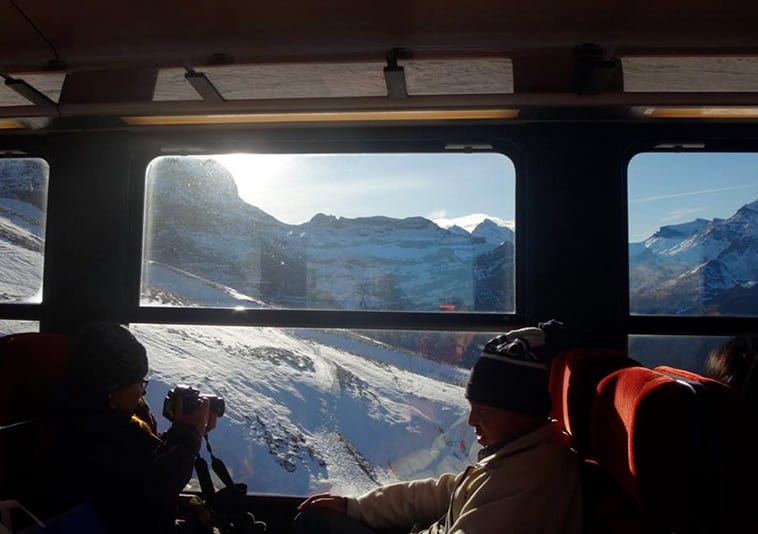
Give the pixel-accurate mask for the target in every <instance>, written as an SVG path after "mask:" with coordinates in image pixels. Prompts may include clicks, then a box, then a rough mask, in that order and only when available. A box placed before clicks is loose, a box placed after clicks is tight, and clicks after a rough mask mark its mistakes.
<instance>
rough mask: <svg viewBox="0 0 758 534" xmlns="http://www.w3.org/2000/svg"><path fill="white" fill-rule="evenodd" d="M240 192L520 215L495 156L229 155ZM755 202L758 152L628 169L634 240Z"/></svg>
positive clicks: (285, 209)
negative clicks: (666, 226) (667, 227)
mask: <svg viewBox="0 0 758 534" xmlns="http://www.w3.org/2000/svg"><path fill="white" fill-rule="evenodd" d="M220 159H221V161H222V162H223V163H224V164H225V165H226V166H227V167H228V168H229V170H230V171H231V172H232V174H234V176H235V178H236V179H237V184H238V188H239V191H240V195H241V196H242V198H243V199H245V200H246V201H247V202H249V203H250V204H253V205H255V206H258V207H259V208H261V209H263V210H264V211H266V212H267V213H270V214H271V215H273V216H274V217H276V218H277V219H279V220H281V221H283V222H286V223H289V224H300V223H303V222H305V221H308V220H310V218H311V217H313V215H315V214H316V213H319V212H321V213H326V214H329V215H336V216H341V217H350V218H353V217H366V216H372V215H385V216H388V217H396V218H403V217H412V216H423V217H427V218H430V219H437V218H456V217H462V216H465V215H470V214H472V213H486V214H488V215H492V216H495V217H499V218H501V219H505V220H513V218H514V191H515V185H514V184H515V175H514V172H515V171H514V167H513V164H512V162H511V160H510V159H509V158H507V157H506V156H503V155H501V154H494V153H473V154H464V153H450V154H353V155H349V154H348V155H344V154H343V155H329V154H326V155H229V156H223V157H221V158H220ZM757 198H758V154H748V153H720V154H716V153H694V152H689V153H682V152H679V153H670V152H668V153H662V152H658V153H653V152H650V153H643V154H638V155H637V156H635V157H634V158H632V160H631V162H630V164H629V240H630V241H641V240H643V239H646V238H647V237H649V236H651V235H652V234H653V233H655V232H656V231H657V230H658V229H659V228H660V227H661V226H665V225H671V224H679V223H684V222H688V221H691V220H694V219H695V218H698V217H700V218H705V219H712V218H714V217H720V218H727V217H729V216H731V215H732V214H733V213H734V212H735V211H736V210H737V209H739V208H740V206H742V205H744V204H746V203H748V202H752V201H753V200H756V199H757Z"/></svg>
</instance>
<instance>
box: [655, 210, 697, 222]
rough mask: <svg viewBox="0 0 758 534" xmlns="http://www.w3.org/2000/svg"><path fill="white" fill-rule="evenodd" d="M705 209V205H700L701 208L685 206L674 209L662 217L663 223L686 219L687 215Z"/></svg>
mask: <svg viewBox="0 0 758 534" xmlns="http://www.w3.org/2000/svg"><path fill="white" fill-rule="evenodd" d="M704 209H705V208H703V207H699V208H685V209H679V210H672V211H670V212H669V213H668V215H666V216H665V217H661V223H670V222H673V221H680V220H682V219H684V218H685V217H688V216H690V215H693V214H695V213H697V212H699V211H703V210H704Z"/></svg>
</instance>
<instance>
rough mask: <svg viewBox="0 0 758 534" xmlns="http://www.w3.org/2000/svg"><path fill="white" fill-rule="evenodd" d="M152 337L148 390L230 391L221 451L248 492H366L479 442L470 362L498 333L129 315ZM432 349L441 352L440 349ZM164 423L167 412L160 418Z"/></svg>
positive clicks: (433, 470) (438, 469) (425, 470)
mask: <svg viewBox="0 0 758 534" xmlns="http://www.w3.org/2000/svg"><path fill="white" fill-rule="evenodd" d="M132 330H133V331H134V333H135V335H137V337H138V338H139V339H140V340H141V341H142V342H143V343H144V344H145V345H146V347H147V349H148V354H149V358H150V368H151V381H150V385H149V387H148V402H149V403H150V405H151V407H152V408H153V410H154V411H155V412H157V413H160V411H161V407H162V405H163V399H164V397H165V395H166V392H167V391H168V389H169V388H170V387H173V386H174V385H176V384H185V385H190V386H193V387H196V388H199V389H200V390H201V392H204V393H210V394H215V395H219V396H221V397H223V398H224V400H225V404H226V413H225V414H224V416H223V417H222V418H221V419H219V422H218V426H217V428H216V430H214V431H213V432H212V433H211V434H210V441H211V445H212V446H213V451H214V454H216V455H218V456H219V457H220V458H222V459H224V462H225V463H226V464H227V467H229V469H230V470H231V472H232V476H233V478H234V479H235V480H236V481H239V482H244V483H246V484H247V486H248V491H250V492H252V493H274V494H286V495H302V496H304V495H308V494H312V493H314V492H320V491H333V492H339V493H359V492H363V491H365V490H367V489H369V488H372V487H374V486H376V485H379V484H385V483H389V482H396V481H399V480H410V479H414V478H419V477H427V476H436V475H439V474H442V473H444V472H457V471H460V470H462V469H463V468H464V467H465V466H466V465H468V464H469V463H470V462H472V461H476V460H475V458H476V453H477V452H478V450H479V446H478V445H477V443H476V436H475V435H474V433H473V430H472V429H471V427H469V426H468V425H467V423H466V420H467V416H468V403H467V401H466V399H465V398H464V391H463V385H464V383H465V380H466V378H467V376H468V370H467V369H466V368H465V367H462V366H459V365H451V363H449V360H450V359H451V358H454V355H455V354H456V353H457V352H458V351H460V352H461V353H462V354H463V355H464V356H463V357H464V360H468V361H470V360H473V359H474V358H475V357H476V355H477V354H478V353H479V351H480V350H481V348H482V346H483V344H484V343H485V342H486V341H487V340H488V339H489V338H490V337H491V336H492V334H482V333H479V334H472V333H466V332H455V333H452V332H418V331H417V332H410V331H405V332H401V331H391V332H390V331H383V332H377V331H373V332H371V331H349V330H339V329H302V328H301V329H286V328H251V327H205V326H202V327H198V326H179V325H144V324H143V325H135V324H133V325H132ZM434 355H436V357H432V356H434ZM167 425H168V423H167V422H166V421H165V420H161V422H160V427H161V430H165V429H166V427H167Z"/></svg>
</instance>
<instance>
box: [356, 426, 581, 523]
mask: <svg viewBox="0 0 758 534" xmlns="http://www.w3.org/2000/svg"><path fill="white" fill-rule="evenodd" d="M347 514H348V515H349V516H350V517H352V518H354V519H357V520H359V521H362V522H364V523H365V524H367V525H369V526H370V527H371V528H377V529H379V528H406V527H407V528H408V530H409V531H411V530H412V528H413V526H414V525H417V527H416V528H419V529H420V530H419V532H422V533H423V534H537V533H539V534H579V533H580V532H581V529H582V517H581V515H582V495H581V481H580V475H579V460H578V458H577V456H576V455H575V454H574V452H573V451H571V449H569V445H568V438H567V437H566V436H565V435H564V434H563V432H562V431H561V429H560V427H559V426H558V424H557V423H554V422H553V423H549V424H546V425H544V426H542V427H540V428H538V429H537V430H535V431H533V432H531V433H529V434H527V435H525V436H522V437H520V438H518V439H516V440H515V441H513V442H511V443H509V444H507V445H505V446H504V447H503V448H502V449H500V450H498V451H497V452H495V453H494V454H492V455H490V456H488V457H486V458H484V459H482V460H481V461H480V462H479V463H477V464H476V465H473V466H470V467H469V468H467V469H466V470H465V471H463V472H462V473H459V474H458V475H453V474H445V475H442V476H440V477H439V478H436V479H434V478H429V479H424V480H415V481H412V482H402V483H397V484H391V485H388V486H383V487H380V488H376V489H374V490H372V491H370V492H368V493H365V494H364V495H361V496H360V497H356V498H348V499H347ZM414 532H415V530H414Z"/></svg>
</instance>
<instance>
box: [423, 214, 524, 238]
mask: <svg viewBox="0 0 758 534" xmlns="http://www.w3.org/2000/svg"><path fill="white" fill-rule="evenodd" d="M433 221H434V224H436V225H437V226H439V227H440V228H443V229H445V230H449V229H450V228H451V227H453V226H457V227H458V228H463V229H464V230H466V231H467V232H468V233H470V234H471V233H473V232H474V231H475V230H476V228H477V227H478V226H479V225H481V224H482V223H485V222H486V223H487V225H489V224H492V225H495V226H499V227H501V228H508V229H509V230H513V229H514V224H513V221H506V220H505V219H501V218H500V217H495V216H493V215H487V214H485V213H472V214H470V215H464V216H462V217H455V218H452V219H447V218H437V219H433Z"/></svg>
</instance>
